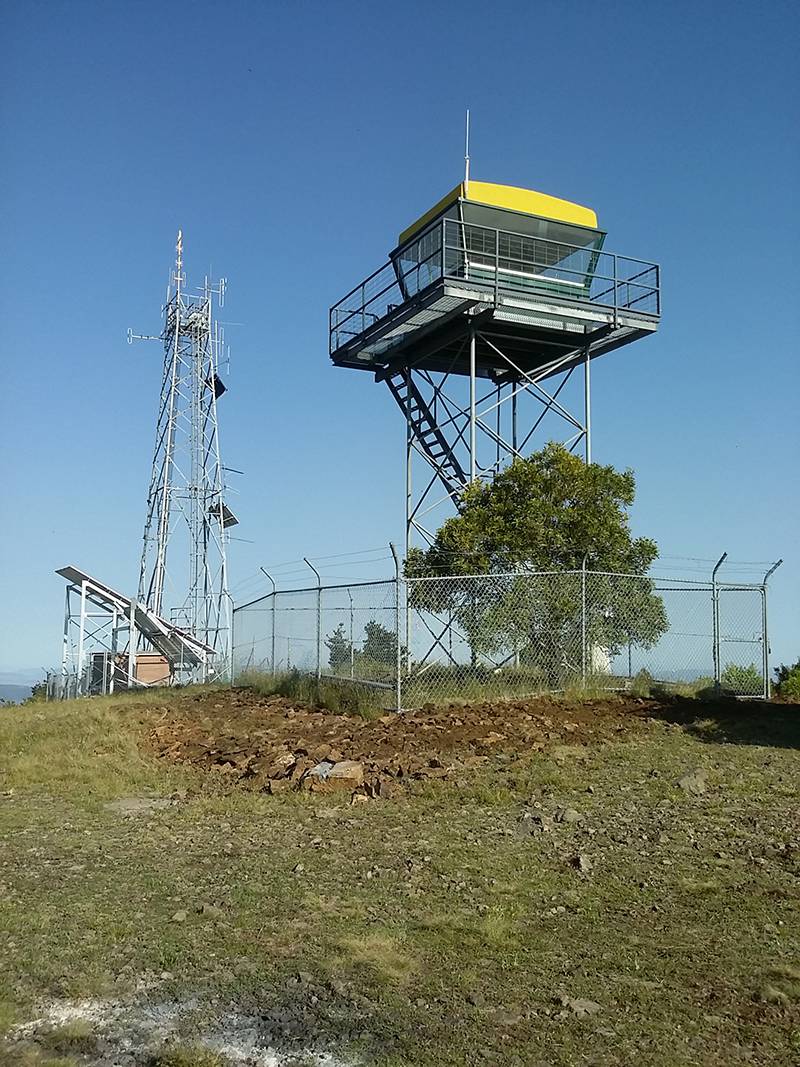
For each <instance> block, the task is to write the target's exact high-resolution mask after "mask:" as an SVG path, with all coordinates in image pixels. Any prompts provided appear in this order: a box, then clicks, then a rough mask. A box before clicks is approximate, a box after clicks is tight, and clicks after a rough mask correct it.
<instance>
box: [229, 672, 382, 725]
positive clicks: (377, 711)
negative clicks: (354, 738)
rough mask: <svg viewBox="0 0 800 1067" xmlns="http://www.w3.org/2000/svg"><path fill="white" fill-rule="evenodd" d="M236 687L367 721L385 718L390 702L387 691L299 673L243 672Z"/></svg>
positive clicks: (349, 680)
mask: <svg viewBox="0 0 800 1067" xmlns="http://www.w3.org/2000/svg"><path fill="white" fill-rule="evenodd" d="M237 684H238V685H242V686H247V687H248V688H249V689H252V690H254V691H255V692H256V693H258V694H259V695H260V696H264V697H271V696H283V697H288V698H289V699H291V700H296V701H298V702H300V703H302V704H307V705H309V706H310V707H313V708H320V709H322V710H325V711H330V712H331V713H332V714H334V715H358V716H360V717H361V718H363V719H367V720H369V719H373V718H377V717H378V716H380V715H384V714H385V713H386V706H387V703H391V702H392V693H391V691H390V690H385V689H375V688H373V687H370V686H368V685H365V684H361V685H359V684H358V682H357V681H356V682H354V681H353V680H352V679H349V678H346V679H343V680H342V681H341V682H339V681H337V680H336V679H334V678H323V679H321V680H320V681H317V679H316V678H315V677H314V676H313V675H310V674H303V673H301V672H300V671H284V672H277V673H275V674H271V673H269V672H264V671H246V672H244V673H243V674H242V675H240V676H239V677H238V678H237Z"/></svg>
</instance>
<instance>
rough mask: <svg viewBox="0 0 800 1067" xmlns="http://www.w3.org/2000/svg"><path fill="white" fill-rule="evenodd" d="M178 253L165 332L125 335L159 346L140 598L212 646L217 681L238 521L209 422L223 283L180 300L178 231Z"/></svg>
mask: <svg viewBox="0 0 800 1067" xmlns="http://www.w3.org/2000/svg"><path fill="white" fill-rule="evenodd" d="M176 252H177V255H176V262H175V268H174V271H173V273H172V275H171V280H170V286H169V287H168V289H167V301H166V304H165V306H164V329H163V331H162V332H161V334H159V335H158V336H157V337H153V336H148V335H141V334H134V333H133V332H132V331H130V330H129V331H128V341H129V342H132V341H134V340H158V341H161V343H162V344H163V347H164V362H163V371H162V378H161V393H160V399H159V408H158V418H157V422H156V438H155V448H154V452H153V462H152V469H151V476H150V488H149V491H148V497H147V517H146V520H145V527H144V540H143V546H142V556H141V565H140V573H139V592H138V599H139V601H140V602H141V603H143V604H145V605H146V607H147V608H148V609H149V610H151V611H153V612H154V613H155V614H156V615H159V616H163V615H164V614H165V606H166V608H167V610H169V609H171V612H172V614H173V617H174V618H175V620H176V621H179V622H180V625H181V626H182V627H183V628H184V629H185V630H186V631H188V632H189V633H191V634H192V635H193V636H194V637H196V638H197V639H198V640H200V641H202V642H203V643H205V644H208V645H210V646H211V647H213V648H214V650H215V653H216V658H217V660H218V663H219V665H222V666H221V668H220V667H219V666H218V668H217V670H216V672H215V673H217V674H220V673H222V671H224V669H225V668H226V667H227V666H228V663H229V650H230V648H231V647H232V641H231V626H232V613H231V608H230V597H229V593H228V571H227V548H226V546H227V541H228V535H227V533H226V528H227V527H228V526H230V525H233V524H234V523H235V522H236V519H235V517H234V516H233V514H232V513H231V512H230V510H229V509H228V508H227V507H226V506H225V504H224V502H223V494H224V492H225V481H224V473H223V472H224V468H223V466H222V460H221V456H220V445H219V432H218V421H217V399H218V397H219V396H221V395H222V393H223V392H224V391H225V388H224V386H223V385H222V383H221V381H220V379H219V377H218V370H219V364H220V359H221V356H222V354H223V352H224V351H225V341H224V334H223V331H222V330H221V329H220V327H219V324H218V323H217V322H216V320H215V319H214V316H213V303H214V299H215V298H216V299H217V301H218V305H219V306H220V307H222V306H223V304H224V296H225V280H224V279H221V280H220V282H219V284H218V285H217V286H216V287H215V286H212V284H211V283H210V281H209V280H208V278H206V280H205V282H204V285H203V287H202V289H200V290H199V295H198V296H196V297H191V296H189V295H187V289H186V277H185V275H184V272H183V236H182V233H181V232H180V231H179V233H178V241H177V247H176ZM177 541H180V544H179V545H178V544H177V543H176V542H177ZM201 668H202V670H201ZM208 671H209V664H208V661H206V660H204V661H203V663H202V664H201V665H198V668H197V671H196V672H195V675H194V677H195V679H196V680H198V681H205V680H206V678H207V676H208Z"/></svg>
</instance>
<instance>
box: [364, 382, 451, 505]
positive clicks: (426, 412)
mask: <svg viewBox="0 0 800 1067" xmlns="http://www.w3.org/2000/svg"><path fill="white" fill-rule="evenodd" d="M384 381H385V382H386V384H387V385H388V386H389V391H390V392H391V394H392V396H393V397H394V398H395V400H396V401H397V403H398V404H399V406H400V410H401V411H402V412H403V414H404V415H405V416H406V419H407V420H408V424H409V425H410V427H411V432H412V434H413V437H414V441H415V443H416V445H417V447H418V449H419V451H420V452H421V453H422V455H423V456H424V457H425V459H427V461H428V463H430V465H431V467H433V469H434V470H435V471H436V473H437V475H438V476H439V478H440V480H441V482H442V484H443V485H444V487H445V489H446V490H447V492H448V495H449V496H450V498H451V499H452V501H453V503H454V504H455V505H456V506H458V504H459V502H460V500H461V494H462V492H463V490H464V486H465V485H466V484H467V482H468V478H467V476H466V474H465V473H464V469H463V468H462V466H461V464H460V463H459V462H458V459H457V458H456V456H455V454H454V452H453V450H452V448H451V447H450V445H449V444H448V443H447V438H446V437H445V436H444V434H443V433H442V431H441V430H440V428H439V426H438V425H437V424H436V419H435V417H434V415H433V412H432V411H431V409H430V407H429V406H428V404H427V403H426V402H425V398H424V397H423V395H422V393H420V391H419V389H417V387H416V385H415V384H414V382H413V381H412V380H411V372H410V371H408V370H407V369H406V368H405V367H398V368H396V369H395V370H391V369H390V370H388V371H386V372H385V378H384Z"/></svg>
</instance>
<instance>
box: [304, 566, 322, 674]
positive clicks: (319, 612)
mask: <svg viewBox="0 0 800 1067" xmlns="http://www.w3.org/2000/svg"><path fill="white" fill-rule="evenodd" d="M303 563H305V564H306V565H307V566H308V567H310V568H311V570H312V571H313V572H314V574H316V576H317V681H318V682H319V681H320V679H321V678H322V579H321V578H320V576H319V571H318V570H317V568H316V567H315V566H314V564H313V563H309V561H308V560H307V559H306V557H305V556H303Z"/></svg>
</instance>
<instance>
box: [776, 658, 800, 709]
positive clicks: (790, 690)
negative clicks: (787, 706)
mask: <svg viewBox="0 0 800 1067" xmlns="http://www.w3.org/2000/svg"><path fill="white" fill-rule="evenodd" d="M775 689H776V691H777V692H778V694H779V695H780V696H782V697H783V698H784V700H800V660H798V661H797V663H793V664H792V665H791V666H790V667H787V666H786V664H785V663H782V664H781V665H780V667H776V668H775Z"/></svg>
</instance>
